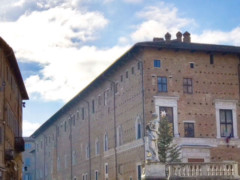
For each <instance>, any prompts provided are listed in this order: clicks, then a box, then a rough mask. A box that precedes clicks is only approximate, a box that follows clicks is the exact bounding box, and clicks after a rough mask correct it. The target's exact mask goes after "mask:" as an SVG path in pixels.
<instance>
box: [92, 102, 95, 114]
mask: <svg viewBox="0 0 240 180" xmlns="http://www.w3.org/2000/svg"><path fill="white" fill-rule="evenodd" d="M92 113H93V114H94V113H95V102H94V100H92Z"/></svg>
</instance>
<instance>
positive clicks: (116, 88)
mask: <svg viewBox="0 0 240 180" xmlns="http://www.w3.org/2000/svg"><path fill="white" fill-rule="evenodd" d="M118 86H119V85H118V83H115V93H117V92H118Z"/></svg>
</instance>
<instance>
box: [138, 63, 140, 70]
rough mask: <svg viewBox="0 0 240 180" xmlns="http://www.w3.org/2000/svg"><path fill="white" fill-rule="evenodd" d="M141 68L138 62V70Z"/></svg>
mask: <svg viewBox="0 0 240 180" xmlns="http://www.w3.org/2000/svg"><path fill="white" fill-rule="evenodd" d="M140 68H141V62H138V70H140Z"/></svg>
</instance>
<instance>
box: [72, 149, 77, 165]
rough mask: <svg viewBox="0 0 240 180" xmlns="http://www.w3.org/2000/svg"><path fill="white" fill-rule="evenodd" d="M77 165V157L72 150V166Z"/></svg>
mask: <svg viewBox="0 0 240 180" xmlns="http://www.w3.org/2000/svg"><path fill="white" fill-rule="evenodd" d="M76 164H77V155H76V151H75V150H73V151H72V165H76Z"/></svg>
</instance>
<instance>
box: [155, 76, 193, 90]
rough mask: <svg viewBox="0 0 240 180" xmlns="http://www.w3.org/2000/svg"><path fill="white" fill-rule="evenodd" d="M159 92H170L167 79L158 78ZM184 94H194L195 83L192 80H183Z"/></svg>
mask: <svg viewBox="0 0 240 180" xmlns="http://www.w3.org/2000/svg"><path fill="white" fill-rule="evenodd" d="M157 83H158V91H159V92H168V83H167V77H164V76H160V77H158V78H157ZM183 92H184V93H187V94H192V93H193V81H192V78H183Z"/></svg>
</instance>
